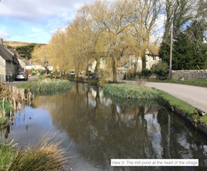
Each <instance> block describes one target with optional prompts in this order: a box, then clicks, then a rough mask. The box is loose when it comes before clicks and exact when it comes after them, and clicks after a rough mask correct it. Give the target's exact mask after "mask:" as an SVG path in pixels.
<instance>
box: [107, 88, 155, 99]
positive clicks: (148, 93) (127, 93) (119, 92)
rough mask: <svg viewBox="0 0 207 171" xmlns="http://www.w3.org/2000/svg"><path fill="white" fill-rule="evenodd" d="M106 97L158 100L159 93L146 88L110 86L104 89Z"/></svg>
mask: <svg viewBox="0 0 207 171" xmlns="http://www.w3.org/2000/svg"><path fill="white" fill-rule="evenodd" d="M103 92H104V95H106V96H112V97H118V98H123V99H156V98H158V95H159V93H158V91H157V90H155V89H153V88H149V87H145V86H137V85H130V84H108V85H105V86H104V87H103Z"/></svg>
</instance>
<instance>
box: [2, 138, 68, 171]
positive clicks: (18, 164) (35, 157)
mask: <svg viewBox="0 0 207 171" xmlns="http://www.w3.org/2000/svg"><path fill="white" fill-rule="evenodd" d="M52 138H53V137H52ZM52 138H51V137H50V138H46V137H44V138H43V139H42V140H41V141H39V143H37V144H36V145H34V146H30V147H26V148H21V149H20V150H17V151H15V150H14V148H13V146H12V144H11V143H10V144H5V143H1V144H0V153H1V160H0V171H1V170H2V171H7V170H8V171H22V170H32V171H58V170H63V169H64V167H65V166H64V165H65V163H66V162H67V158H66V157H64V152H65V149H62V148H60V147H59V146H60V144H61V141H57V140H54V141H52Z"/></svg>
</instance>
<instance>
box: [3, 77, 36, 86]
mask: <svg viewBox="0 0 207 171" xmlns="http://www.w3.org/2000/svg"><path fill="white" fill-rule="evenodd" d="M38 79H39V78H38V77H35V76H29V78H28V80H27V81H25V80H14V81H13V82H7V83H6V86H7V87H9V86H18V85H19V84H25V83H29V82H32V81H35V80H38Z"/></svg>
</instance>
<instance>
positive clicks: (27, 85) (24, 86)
mask: <svg viewBox="0 0 207 171" xmlns="http://www.w3.org/2000/svg"><path fill="white" fill-rule="evenodd" d="M35 82H36V81H33V82H29V83H25V84H20V85H18V86H17V88H22V89H28V88H30V87H31V86H32V84H34V83H35Z"/></svg>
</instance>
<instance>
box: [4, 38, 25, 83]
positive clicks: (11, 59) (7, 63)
mask: <svg viewBox="0 0 207 171" xmlns="http://www.w3.org/2000/svg"><path fill="white" fill-rule="evenodd" d="M20 68H21V66H20V64H19V61H18V59H17V56H16V54H15V53H12V52H11V51H10V50H8V49H7V48H6V47H4V45H3V39H2V38H0V81H1V82H5V81H6V76H11V77H14V76H15V75H16V74H17V72H18V71H19V69H20Z"/></svg>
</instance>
